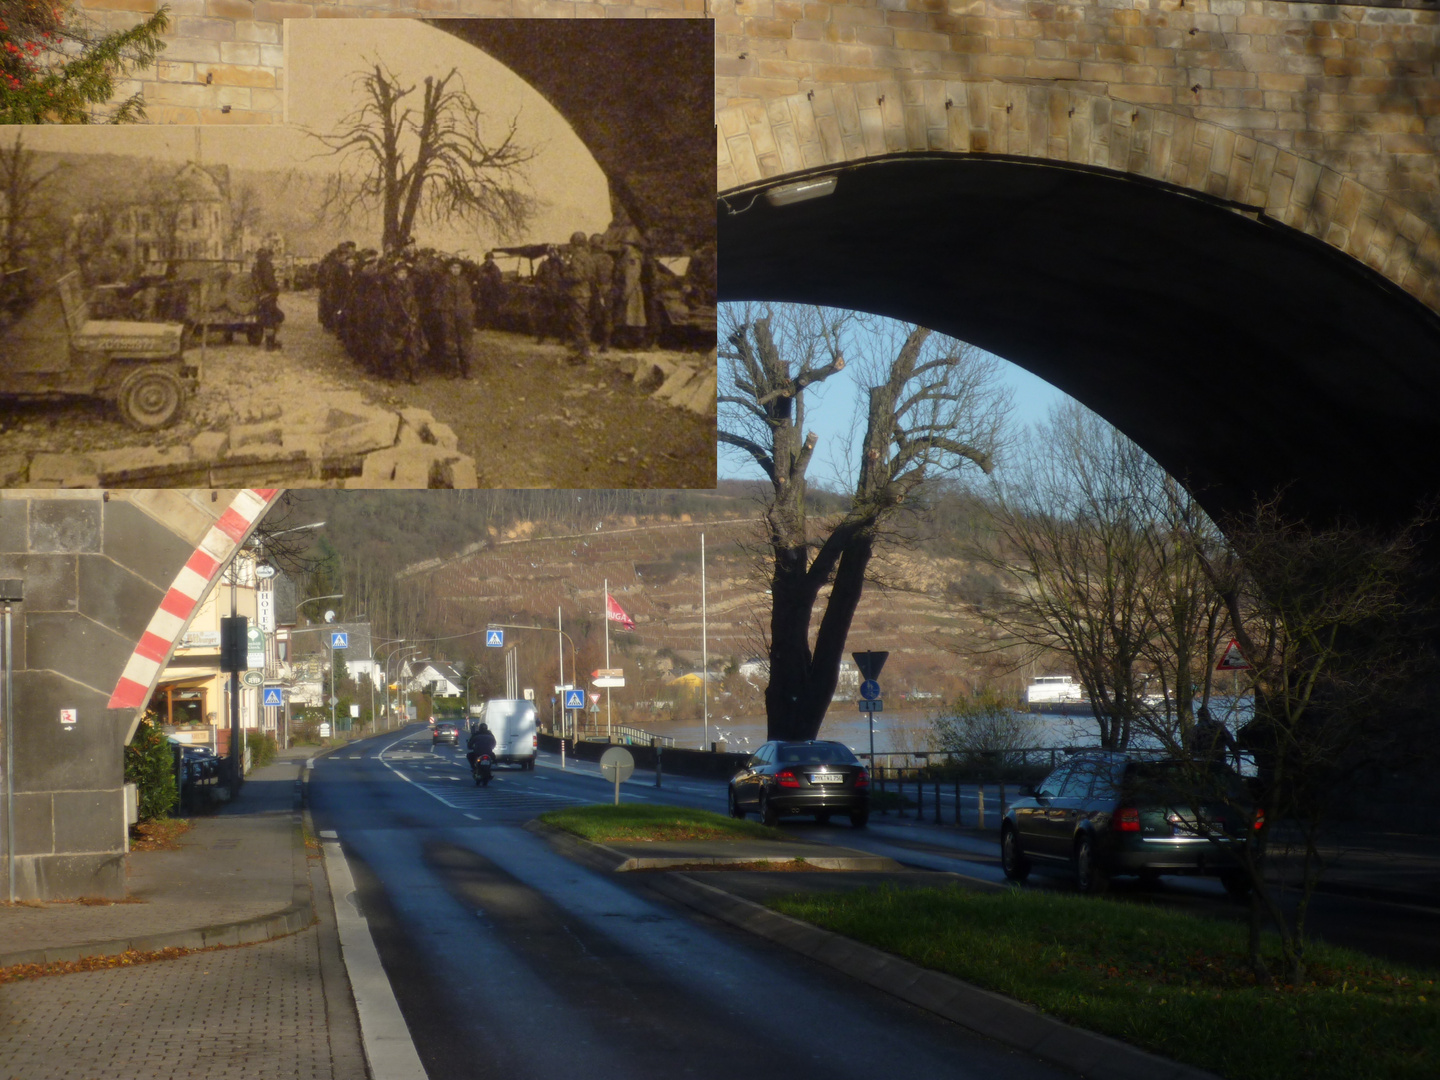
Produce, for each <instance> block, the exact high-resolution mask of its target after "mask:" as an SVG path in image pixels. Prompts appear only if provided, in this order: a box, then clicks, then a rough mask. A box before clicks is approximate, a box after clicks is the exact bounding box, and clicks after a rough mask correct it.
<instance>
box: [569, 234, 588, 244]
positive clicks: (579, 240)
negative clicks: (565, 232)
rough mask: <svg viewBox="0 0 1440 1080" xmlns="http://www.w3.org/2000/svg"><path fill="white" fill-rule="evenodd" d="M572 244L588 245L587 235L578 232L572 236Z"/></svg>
mask: <svg viewBox="0 0 1440 1080" xmlns="http://www.w3.org/2000/svg"><path fill="white" fill-rule="evenodd" d="M570 243H572V244H584V243H588V241H587V240H586V239H585V234H584V233H583V232H579V231H576V232H573V233H571V234H570Z"/></svg>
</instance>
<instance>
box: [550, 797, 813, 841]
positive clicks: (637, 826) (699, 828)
mask: <svg viewBox="0 0 1440 1080" xmlns="http://www.w3.org/2000/svg"><path fill="white" fill-rule="evenodd" d="M540 820H541V821H543V822H545V823H546V824H547V825H554V826H555V827H556V828H557V829H564V830H565V831H566V832H572V833H574V834H575V835H576V836H580V837H584V838H585V839H586V840H591V841H594V842H595V843H597V844H603V843H606V842H608V841H622V842H633V841H637V840H638V841H642V842H643V841H646V840H784V839H785V834H784V833H782V832H780V830H779V829H767V828H766V827H765V826H764V825H757V824H756V823H755V822H753V821H737V820H736V819H734V818H728V817H725V816H724V815H722V814H712V813H710V812H709V811H708V810H689V809H686V808H685V807H681V806H638V805H633V804H632V805H621V806H576V807H572V808H569V809H565V810H552V811H550V812H549V813H548V814H541V815H540Z"/></svg>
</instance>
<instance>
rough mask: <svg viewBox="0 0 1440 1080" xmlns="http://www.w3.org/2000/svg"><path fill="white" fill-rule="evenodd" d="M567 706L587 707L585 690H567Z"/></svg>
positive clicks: (568, 707) (571, 707) (572, 707)
mask: <svg viewBox="0 0 1440 1080" xmlns="http://www.w3.org/2000/svg"><path fill="white" fill-rule="evenodd" d="M565 707H566V708H567V709H583V708H584V707H585V691H584V690H566V691H565Z"/></svg>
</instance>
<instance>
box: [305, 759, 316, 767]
mask: <svg viewBox="0 0 1440 1080" xmlns="http://www.w3.org/2000/svg"><path fill="white" fill-rule="evenodd" d="M305 767H306V768H307V769H313V768H315V759H314V758H313V757H308V758H306V759H305Z"/></svg>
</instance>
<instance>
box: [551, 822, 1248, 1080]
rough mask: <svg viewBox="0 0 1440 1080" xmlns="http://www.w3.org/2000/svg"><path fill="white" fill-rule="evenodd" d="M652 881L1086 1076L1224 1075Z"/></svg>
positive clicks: (601, 862) (708, 894)
mask: <svg viewBox="0 0 1440 1080" xmlns="http://www.w3.org/2000/svg"><path fill="white" fill-rule="evenodd" d="M525 828H526V829H529V830H530V831H531V832H535V833H539V834H541V835H543V836H545V837H546V838H547V839H548V840H550V841H551V843H553V844H554V845H555V847H556V848H558V849H559V850H560V852H561V854H563V855H566V856H568V857H571V858H574V859H576V861H579V862H582V863H585V864H586V865H589V866H592V867H595V868H596V869H601V870H606V869H608V870H610V871H612V872H613V871H615V870H616V869H618V868H617V866H616V865H615V859H616V858H617V857H620V853H619V852H617V851H614V850H613V849H611V848H607V847H605V846H604V845H602V844H591V843H590V842H588V841H586V840H582V839H580V838H579V837H577V836H574V835H573V834H570V833H566V832H563V831H562V830H559V829H556V828H554V827H553V826H550V825H545V824H543V823H541V822H537V821H531V822H527V823H526V825H525ZM585 849H591V850H589V851H586V850H585ZM622 861H623V860H622ZM646 884H647V885H648V886H649V887H650V888H651V889H654V890H655V891H656V892H658V893H660V894H661V895H662V896H665V897H668V898H669V899H671V900H676V901H678V902H680V903H682V904H685V905H686V906H687V907H691V908H694V909H695V910H697V911H700V912H703V913H704V914H706V915H709V916H711V917H712V918H716V919H719V920H720V921H721V922H725V923H728V924H729V925H731V926H734V927H737V928H739V929H741V930H745V931H748V932H749V933H752V934H755V935H757V936H759V937H763V938H765V939H766V940H768V941H772V942H774V943H775V944H777V945H783V946H784V947H785V948H787V949H791V950H793V951H795V952H798V953H801V954H802V955H804V956H807V957H809V958H810V959H812V960H815V961H817V962H819V963H822V964H825V965H826V966H827V967H831V968H834V969H835V970H837V971H840V972H843V973H844V974H846V975H849V976H851V977H852V978H855V979H859V980H860V981H861V982H863V983H866V984H868V985H870V986H873V987H875V988H876V989H877V990H883V991H885V992H886V993H887V994H891V995H893V996H895V997H898V998H900V999H901V1000H902V1001H905V1002H908V1003H909V1004H911V1005H914V1006H916V1007H918V1008H921V1009H924V1010H926V1011H927V1012H932V1013H934V1014H935V1015H937V1016H940V1017H942V1018H944V1019H946V1020H949V1021H951V1022H952V1023H956V1024H960V1025H961V1026H962V1027H966V1028H969V1029H970V1030H971V1031H974V1032H976V1033H977V1034H980V1035H984V1036H985V1037H987V1038H991V1039H994V1040H996V1041H997V1042H1001V1043H1004V1044H1005V1045H1007V1046H1013V1047H1015V1048H1016V1049H1018V1050H1023V1051H1025V1052H1027V1053H1030V1054H1034V1055H1035V1056H1036V1057H1038V1058H1040V1059H1041V1060H1043V1061H1048V1062H1051V1063H1052V1064H1055V1065H1060V1066H1062V1067H1064V1068H1067V1069H1074V1070H1076V1071H1077V1072H1080V1073H1082V1074H1084V1075H1087V1076H1091V1075H1097V1076H1098V1075H1104V1076H1105V1077H1107V1078H1112V1080H1221V1078H1220V1077H1218V1076H1216V1075H1215V1074H1214V1073H1210V1072H1206V1071H1205V1070H1203V1069H1197V1068H1194V1067H1193V1066H1190V1065H1182V1064H1180V1063H1179V1062H1175V1061H1171V1060H1169V1059H1168V1058H1163V1057H1160V1056H1159V1055H1157V1054H1152V1053H1150V1052H1149V1051H1146V1050H1141V1049H1140V1048H1138V1047H1135V1046H1131V1045H1130V1044H1129V1043H1125V1042H1121V1041H1120V1040H1119V1039H1114V1038H1111V1037H1110V1036H1108V1035H1101V1034H1098V1033H1096V1032H1093V1031H1085V1030H1083V1029H1082V1028H1077V1027H1073V1026H1071V1025H1070V1024H1067V1023H1065V1022H1064V1021H1063V1020H1057V1019H1055V1018H1054V1017H1051V1016H1046V1015H1045V1014H1044V1013H1042V1012H1040V1011H1039V1010H1038V1009H1036V1008H1034V1007H1033V1006H1030V1005H1026V1004H1023V1003H1022V1002H1019V1001H1015V1000H1014V999H1012V998H1008V997H1005V996H1004V995H1002V994H997V993H994V992H993V991H990V990H983V989H981V988H980V987H978V986H972V985H970V984H969V983H967V982H963V981H961V980H960V979H957V978H955V977H954V976H951V975H946V974H943V973H941V972H938V971H931V970H929V969H927V968H922V967H920V966H919V965H916V964H912V963H910V962H909V961H908V960H902V959H900V958H899V957H897V956H894V955H892V954H890V953H887V952H884V951H882V950H880V949H876V948H873V947H872V946H869V945H864V944H861V943H860V942H858V941H853V940H851V939H850V938H847V937H843V936H842V935H840V934H835V933H832V932H830V931H829V930H822V929H820V928H819V927H818V926H812V925H810V924H809V923H805V922H801V921H800V920H799V919H792V918H790V917H789V916H788V915H781V914H779V913H778V912H774V911H771V910H770V909H769V908H767V907H763V906H761V905H760V904H756V903H754V902H752V901H750V900H744V899H742V898H740V897H738V896H732V895H731V894H730V893H727V892H725V891H724V890H723V889H717V888H715V887H714V886H713V885H707V884H705V883H704V882H701V881H698V880H696V879H694V878H691V877H689V876H687V875H685V874H668V875H665V876H656V877H654V878H650V879H647V882H646Z"/></svg>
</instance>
